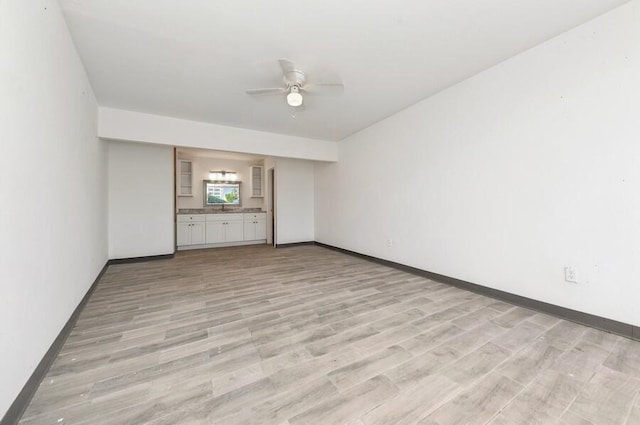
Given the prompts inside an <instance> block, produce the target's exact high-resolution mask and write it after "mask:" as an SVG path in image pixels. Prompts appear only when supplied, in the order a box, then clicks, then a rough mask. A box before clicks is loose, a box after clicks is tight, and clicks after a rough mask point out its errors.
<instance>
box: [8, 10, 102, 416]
mask: <svg viewBox="0 0 640 425" xmlns="http://www.w3.org/2000/svg"><path fill="white" fill-rule="evenodd" d="M96 132H97V105H96V100H95V97H94V95H93V91H92V89H91V86H90V85H89V82H88V80H87V77H86V75H85V72H84V68H83V66H82V64H81V62H80V59H79V58H78V55H77V54H76V51H75V48H74V46H73V44H72V41H71V38H70V36H69V33H68V31H67V27H66V24H65V22H64V20H63V17H62V15H61V13H60V10H59V8H58V4H57V2H56V1H55V0H29V1H23V0H3V1H2V2H0V141H1V144H2V155H0V199H2V206H1V207H0V377H1V379H0V381H1V383H0V417H2V416H4V414H5V412H6V410H7V409H8V407H9V406H10V405H11V403H12V402H13V400H14V399H15V397H16V396H17V395H18V393H19V391H20V390H21V389H22V387H23V385H24V384H25V382H26V381H27V379H28V378H29V376H30V375H31V373H32V372H33V370H34V369H35V367H36V366H37V364H38V363H39V362H40V360H41V359H42V357H43V356H44V354H45V352H46V351H47V350H48V349H49V347H50V345H51V343H52V342H53V341H54V339H55V338H56V336H57V335H58V333H59V332H60V330H61V329H62V327H63V326H64V324H65V323H66V321H67V320H68V319H69V317H70V316H71V314H72V312H73V310H74V309H75V308H76V306H77V305H78V303H79V302H80V300H81V299H82V297H83V296H84V295H85V293H86V291H87V290H88V289H89V287H90V285H91V284H92V282H93V281H94V280H95V278H96V277H97V275H98V273H99V272H100V270H101V269H102V267H103V266H104V265H105V262H106V261H107V216H106V211H107V205H106V191H107V187H106V146H105V145H104V144H103V143H101V142H100V141H99V140H98V139H97V137H96Z"/></svg>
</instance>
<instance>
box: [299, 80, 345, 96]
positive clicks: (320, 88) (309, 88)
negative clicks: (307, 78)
mask: <svg viewBox="0 0 640 425" xmlns="http://www.w3.org/2000/svg"><path fill="white" fill-rule="evenodd" d="M302 90H303V91H305V92H307V93H313V94H322V93H327V94H341V93H342V92H344V84H342V83H341V82H337V81H336V82H321V81H318V82H315V83H309V84H305V86H304V87H302Z"/></svg>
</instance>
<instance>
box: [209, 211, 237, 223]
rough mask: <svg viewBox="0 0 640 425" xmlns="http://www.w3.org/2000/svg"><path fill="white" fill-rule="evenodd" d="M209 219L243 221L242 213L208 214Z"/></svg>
mask: <svg viewBox="0 0 640 425" xmlns="http://www.w3.org/2000/svg"><path fill="white" fill-rule="evenodd" d="M207 221H242V214H238V213H230V214H207Z"/></svg>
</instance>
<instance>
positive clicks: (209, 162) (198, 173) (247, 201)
mask: <svg viewBox="0 0 640 425" xmlns="http://www.w3.org/2000/svg"><path fill="white" fill-rule="evenodd" d="M178 158H179V159H189V160H191V161H193V164H192V165H193V196H179V197H178V201H177V206H178V208H179V209H182V208H203V207H204V193H203V190H204V188H203V180H209V171H211V170H225V171H235V172H236V173H237V174H236V177H237V179H238V181H240V182H242V185H241V187H240V202H241V207H242V208H263V204H264V198H252V197H251V175H250V174H249V173H250V169H249V167H250V166H251V165H262V164H261V161H239V160H234V159H224V158H206V157H197V156H196V157H187V156H180V155H179V156H178ZM264 178H265V176H264V175H263V187H264V186H265V185H266V180H264Z"/></svg>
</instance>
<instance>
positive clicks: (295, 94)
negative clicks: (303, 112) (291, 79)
mask: <svg viewBox="0 0 640 425" xmlns="http://www.w3.org/2000/svg"><path fill="white" fill-rule="evenodd" d="M287 103H288V104H289V106H300V105H302V95H301V94H300V90H299V89H298V87H297V86H292V87H291V90H289V94H288V95H287Z"/></svg>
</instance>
